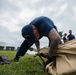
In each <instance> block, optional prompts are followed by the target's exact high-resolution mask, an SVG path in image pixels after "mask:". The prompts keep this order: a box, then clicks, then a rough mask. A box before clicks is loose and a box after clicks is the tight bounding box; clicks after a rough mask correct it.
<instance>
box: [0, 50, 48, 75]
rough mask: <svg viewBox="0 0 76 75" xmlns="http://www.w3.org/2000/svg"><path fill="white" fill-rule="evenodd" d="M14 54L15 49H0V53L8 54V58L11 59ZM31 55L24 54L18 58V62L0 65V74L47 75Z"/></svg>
mask: <svg viewBox="0 0 76 75" xmlns="http://www.w3.org/2000/svg"><path fill="white" fill-rule="evenodd" d="M15 54H16V51H1V50H0V55H5V56H8V59H9V60H11V59H13V58H14V56H15ZM33 56H34V55H28V54H25V56H23V57H21V58H20V60H19V63H16V62H11V63H10V64H5V65H0V75H48V74H46V73H45V72H44V70H43V67H42V66H41V65H39V63H38V62H37V61H36V60H35V59H34V57H33Z"/></svg>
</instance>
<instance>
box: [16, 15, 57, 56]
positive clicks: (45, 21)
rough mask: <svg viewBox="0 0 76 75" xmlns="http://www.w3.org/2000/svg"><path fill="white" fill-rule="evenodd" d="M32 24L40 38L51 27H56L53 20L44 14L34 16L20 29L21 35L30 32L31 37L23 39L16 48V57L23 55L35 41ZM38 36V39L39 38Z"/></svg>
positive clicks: (46, 33) (46, 34) (45, 34)
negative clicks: (18, 47)
mask: <svg viewBox="0 0 76 75" xmlns="http://www.w3.org/2000/svg"><path fill="white" fill-rule="evenodd" d="M32 25H34V26H36V28H37V29H38V32H39V34H40V38H41V37H43V36H46V37H48V34H49V32H50V30H52V29H53V28H54V29H55V30H56V31H57V27H56V26H55V25H54V23H53V21H52V20H51V19H49V18H47V17H45V16H41V17H38V18H35V19H34V20H33V21H32V22H31V23H30V24H29V25H26V26H24V27H23V29H22V36H23V37H24V38H25V35H26V34H27V35H28V34H30V37H31V39H25V40H24V42H23V43H22V44H21V46H20V49H19V50H18V52H17V54H16V57H19V56H23V55H24V54H25V53H26V52H27V50H28V49H29V48H30V47H31V46H32V45H33V43H35V37H34V34H33V31H32ZM40 38H39V39H40Z"/></svg>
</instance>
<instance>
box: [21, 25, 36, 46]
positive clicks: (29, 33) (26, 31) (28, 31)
mask: <svg viewBox="0 0 76 75" xmlns="http://www.w3.org/2000/svg"><path fill="white" fill-rule="evenodd" d="M22 36H23V37H24V38H25V39H26V40H27V41H28V43H29V45H32V44H33V43H34V42H35V37H34V34H33V29H32V25H26V26H24V27H23V28H22Z"/></svg>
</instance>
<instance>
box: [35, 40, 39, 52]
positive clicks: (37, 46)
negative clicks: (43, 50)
mask: <svg viewBox="0 0 76 75" xmlns="http://www.w3.org/2000/svg"><path fill="white" fill-rule="evenodd" d="M35 45H36V48H37V51H38V52H39V51H40V42H39V41H36V42H35Z"/></svg>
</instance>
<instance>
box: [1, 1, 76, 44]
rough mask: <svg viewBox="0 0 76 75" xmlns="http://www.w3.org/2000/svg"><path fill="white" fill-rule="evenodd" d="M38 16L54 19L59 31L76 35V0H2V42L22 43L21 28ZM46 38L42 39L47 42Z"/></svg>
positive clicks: (44, 42)
mask: <svg viewBox="0 0 76 75" xmlns="http://www.w3.org/2000/svg"><path fill="white" fill-rule="evenodd" d="M38 16H47V17H49V18H50V19H52V20H53V21H54V23H55V25H56V26H57V27H58V30H59V31H63V33H65V32H66V33H67V34H68V30H69V29H71V30H73V34H74V35H75V36H76V25H75V24H76V0H0V42H1V41H2V42H6V44H8V45H20V44H21V43H22V42H23V40H24V39H23V37H22V36H21V29H22V27H23V26H24V25H27V24H28V23H29V22H30V21H31V20H33V19H34V18H36V17H38ZM45 39H46V38H43V39H42V40H41V42H42V44H47V41H45Z"/></svg>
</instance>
